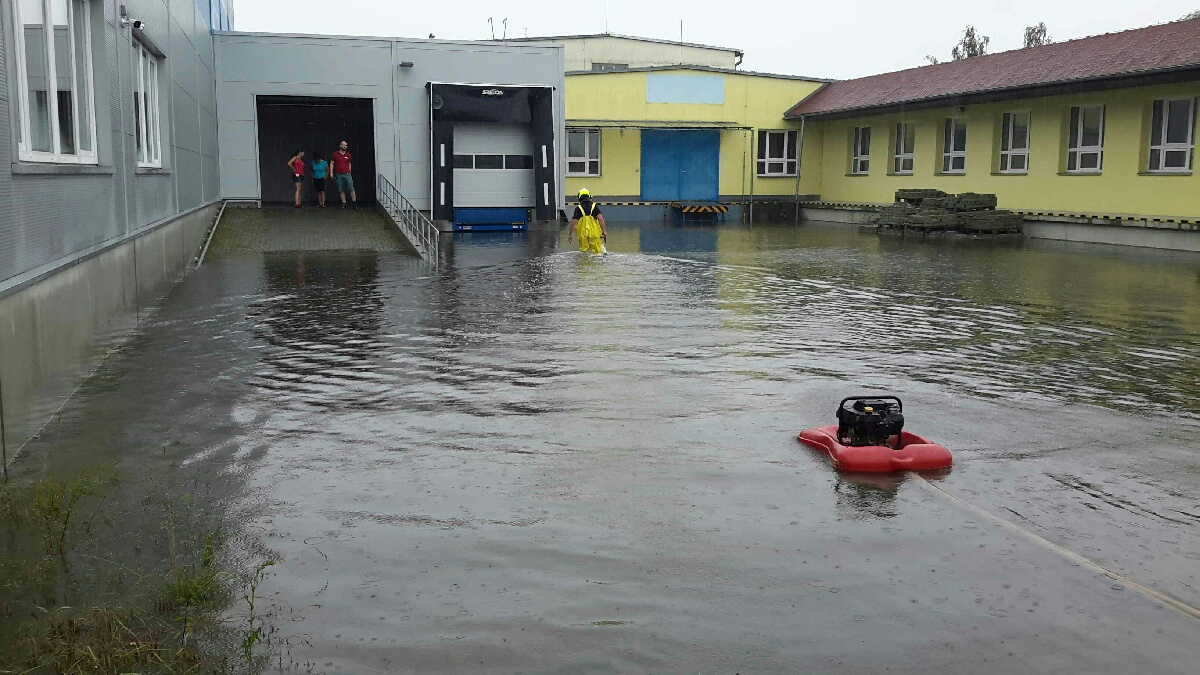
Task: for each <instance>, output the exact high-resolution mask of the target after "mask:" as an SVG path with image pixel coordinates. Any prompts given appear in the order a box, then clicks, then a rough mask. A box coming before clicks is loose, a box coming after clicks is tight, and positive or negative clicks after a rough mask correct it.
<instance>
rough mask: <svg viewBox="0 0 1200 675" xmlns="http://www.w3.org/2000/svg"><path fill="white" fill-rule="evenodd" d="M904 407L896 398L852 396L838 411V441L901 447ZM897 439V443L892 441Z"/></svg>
mask: <svg viewBox="0 0 1200 675" xmlns="http://www.w3.org/2000/svg"><path fill="white" fill-rule="evenodd" d="M903 412H904V404H903V403H901V402H900V399H898V398H896V397H895V396H852V397H850V398H846V399H842V403H841V405H839V406H838V409H837V420H838V442H839V443H842V444H843V445H849V446H857V447H862V446H864V445H886V446H888V447H892V448H899V446H900V431H901V430H902V429H903V428H904V415H903V414H902V413H903ZM893 436H895V437H896V441H895V443H892V442H890V440H889V439H891V437H893Z"/></svg>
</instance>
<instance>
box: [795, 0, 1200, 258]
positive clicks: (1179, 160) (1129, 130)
mask: <svg viewBox="0 0 1200 675" xmlns="http://www.w3.org/2000/svg"><path fill="white" fill-rule="evenodd" d="M1198 100H1200V20H1191V21H1179V22H1174V23H1169V24H1164V25H1159V26H1152V27H1149V28H1144V29H1138V30H1131V31H1125V32H1123V33H1115V34H1110V35H1102V36H1098V37H1092V38H1085V39H1081V40H1073V41H1070V42H1063V43H1058V44H1051V45H1046V46H1042V47H1035V48H1031V49H1021V50H1015V51H1010V52H1003V53H999V54H994V55H989V56H984V57H978V58H972V59H967V60H964V61H957V62H951V63H944V64H940V65H933V66H925V67H921V68H914V69H910V70H906V71H900V72H895V73H888V74H884V75H876V76H872V77H866V78H861V79H856V80H847V81H842V82H834V83H830V84H828V85H827V86H825V87H823V88H822V89H821V90H820V91H818V92H816V93H814V94H813V95H811V96H809V97H808V98H806V99H804V100H801V101H800V103H798V104H796V105H795V106H794V107H793V108H792V109H791V110H789V111H788V113H787V114H786V118H787V119H789V120H791V121H793V122H796V123H799V124H800V125H802V126H803V128H804V137H805V141H804V144H803V149H802V153H801V161H802V162H803V167H804V168H803V177H802V179H801V181H800V182H801V191H802V192H806V193H813V194H819V195H820V201H821V202H825V203H827V204H838V205H847V204H849V205H853V204H863V205H870V204H886V203H891V202H892V201H893V195H894V193H895V191H896V190H898V189H900V188H935V189H940V190H943V191H946V192H950V193H961V192H984V193H995V194H996V195H997V196H998V199H999V203H1000V207H1001V208H1007V209H1012V210H1016V211H1019V212H1022V213H1024V214H1025V215H1026V217H1027V219H1029V220H1034V221H1042V222H1058V223H1065V224H1077V225H1118V224H1126V225H1128V224H1137V225H1140V226H1143V228H1145V226H1147V225H1148V226H1149V227H1150V228H1156V229H1160V230H1162V229H1166V230H1176V231H1180V232H1182V233H1183V234H1185V235H1192V234H1194V232H1193V231H1196V230H1200V175H1198V174H1197V173H1196V172H1195V144H1196V134H1197V117H1198V115H1197V103H1198ZM1156 221H1158V222H1156ZM1028 231H1029V230H1028V228H1027V233H1028ZM1055 238H1058V237H1055ZM1068 238H1070V237H1068ZM1126 238H1128V237H1126ZM1195 240H1196V237H1195V236H1191V237H1190V238H1189V241H1192V242H1193V244H1194V243H1195ZM1113 243H1131V242H1126V241H1120V242H1117V241H1113ZM1170 247H1173V248H1174V247H1177V246H1173V245H1172V246H1170ZM1185 247H1186V248H1192V247H1193V246H1192V245H1189V246H1185Z"/></svg>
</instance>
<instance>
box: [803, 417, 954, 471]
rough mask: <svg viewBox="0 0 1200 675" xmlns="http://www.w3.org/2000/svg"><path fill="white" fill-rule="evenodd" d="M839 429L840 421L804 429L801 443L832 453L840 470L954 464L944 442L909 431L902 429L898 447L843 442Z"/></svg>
mask: <svg viewBox="0 0 1200 675" xmlns="http://www.w3.org/2000/svg"><path fill="white" fill-rule="evenodd" d="M837 433H838V427H837V425H836V424H833V425H830V426H827V427H813V428H812V429H805V430H804V431H802V432H800V436H799V439H800V442H801V443H804V444H805V445H807V446H810V447H812V448H815V449H817V450H820V451H822V452H824V453H826V454H828V455H829V456H830V457H831V458H832V459H833V466H834V468H835V469H838V470H839V471H862V472H864V473H890V472H893V471H933V470H936V469H946V468H949V467H950V466H951V465H952V464H954V458H953V457H951V456H950V451H949V450H947V449H946V448H945V447H944V446H941V445H938V444H937V443H933V442H930V441H928V440H926V439H924V438H921V437H920V436H918V435H916V434H914V433H911V432H908V431H902V432H900V439H899V440H900V443H899V445H900V448H899V449H898V450H896V449H893V448H890V447H888V446H886V445H863V446H847V445H842V444H841V443H839V442H838V440H837ZM892 438H895V436H893V437H892Z"/></svg>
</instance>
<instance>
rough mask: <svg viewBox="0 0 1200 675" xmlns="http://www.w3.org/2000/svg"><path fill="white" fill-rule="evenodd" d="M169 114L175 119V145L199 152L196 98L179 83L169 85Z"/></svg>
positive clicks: (198, 123)
mask: <svg viewBox="0 0 1200 675" xmlns="http://www.w3.org/2000/svg"><path fill="white" fill-rule="evenodd" d="M171 114H172V116H173V117H174V120H175V127H174V129H175V147H176V148H179V149H181V150H190V151H192V152H197V153H198V152H200V119H199V110H198V108H197V106H196V99H194V98H192V95H191V94H189V93H188V92H186V91H184V89H183V88H182V87H180V86H179V85H172V87H171Z"/></svg>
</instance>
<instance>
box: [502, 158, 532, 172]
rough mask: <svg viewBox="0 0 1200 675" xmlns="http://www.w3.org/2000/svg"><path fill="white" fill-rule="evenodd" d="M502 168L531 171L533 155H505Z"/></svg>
mask: <svg viewBox="0 0 1200 675" xmlns="http://www.w3.org/2000/svg"><path fill="white" fill-rule="evenodd" d="M504 168H506V169H532V168H533V155H505V156H504Z"/></svg>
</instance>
